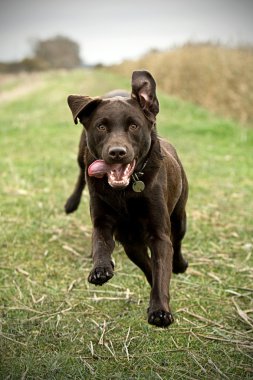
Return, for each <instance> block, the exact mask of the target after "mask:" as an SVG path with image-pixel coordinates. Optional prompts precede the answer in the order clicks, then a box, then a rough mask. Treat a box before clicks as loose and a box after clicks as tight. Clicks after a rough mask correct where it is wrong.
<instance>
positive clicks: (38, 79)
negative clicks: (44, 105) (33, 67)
mask: <svg viewBox="0 0 253 380" xmlns="http://www.w3.org/2000/svg"><path fill="white" fill-rule="evenodd" d="M44 83H45V81H44V80H43V77H42V76H41V75H40V74H38V73H35V74H34V73H33V74H26V73H22V74H17V75H14V74H13V75H11V74H6V75H0V102H11V101H12V100H15V99H18V98H20V97H22V96H25V95H27V94H30V93H31V92H33V91H35V90H37V89H38V88H40V87H42V85H43V84H44Z"/></svg>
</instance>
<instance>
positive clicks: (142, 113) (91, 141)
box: [68, 71, 159, 188]
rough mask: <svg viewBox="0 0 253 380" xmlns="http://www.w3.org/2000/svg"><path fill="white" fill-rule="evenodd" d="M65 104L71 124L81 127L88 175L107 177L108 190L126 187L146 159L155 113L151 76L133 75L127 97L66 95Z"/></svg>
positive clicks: (135, 73)
mask: <svg viewBox="0 0 253 380" xmlns="http://www.w3.org/2000/svg"><path fill="white" fill-rule="evenodd" d="M68 104H69V107H70V109H71V111H72V114H73V118H74V122H75V123H76V124H77V122H78V119H79V121H80V122H81V123H82V124H83V125H84V127H85V129H86V136H87V145H88V149H89V151H90V153H91V154H92V155H93V156H94V160H95V161H94V162H93V163H92V164H91V165H90V167H89V169H88V174H89V175H90V176H95V177H103V176H104V175H105V174H107V176H108V182H109V184H110V185H111V186H112V187H114V188H124V187H126V186H127V185H128V184H129V181H130V177H131V175H132V173H133V172H134V170H136V169H137V168H139V170H140V168H141V165H142V164H143V162H144V161H145V158H146V156H147V155H148V152H149V149H150V146H151V134H152V132H153V131H154V128H155V120H156V115H157V113H158V112H159V103H158V100H157V97H156V83H155V81H154V79H153V77H152V75H151V74H150V73H149V72H147V71H134V72H133V75H132V93H131V97H130V96H129V97H122V96H114V97H110V98H106V97H105V98H100V97H97V98H91V97H89V96H80V95H70V96H69V97H68Z"/></svg>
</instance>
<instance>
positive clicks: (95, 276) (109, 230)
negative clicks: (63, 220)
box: [88, 195, 115, 285]
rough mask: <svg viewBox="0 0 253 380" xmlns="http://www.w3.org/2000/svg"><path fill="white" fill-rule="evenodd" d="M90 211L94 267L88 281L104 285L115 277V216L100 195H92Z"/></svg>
mask: <svg viewBox="0 0 253 380" xmlns="http://www.w3.org/2000/svg"><path fill="white" fill-rule="evenodd" d="M90 211H91V218H92V223H93V233H92V258H93V269H92V270H91V272H90V274H89V277H88V281H89V282H90V283H92V284H95V285H103V284H104V283H105V282H107V281H108V280H110V279H111V278H112V277H113V270H114V264H113V262H112V252H113V249H114V246H115V242H114V240H113V228H114V218H113V217H112V216H111V215H110V210H109V209H108V206H107V205H105V204H104V203H103V201H101V199H100V198H99V197H95V196H92V195H91V198H90Z"/></svg>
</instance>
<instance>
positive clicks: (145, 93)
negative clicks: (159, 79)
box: [132, 70, 159, 122]
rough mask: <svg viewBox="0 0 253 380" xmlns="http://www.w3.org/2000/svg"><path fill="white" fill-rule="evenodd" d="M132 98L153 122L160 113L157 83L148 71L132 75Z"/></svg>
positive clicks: (135, 72)
mask: <svg viewBox="0 0 253 380" xmlns="http://www.w3.org/2000/svg"><path fill="white" fill-rule="evenodd" d="M132 98H134V99H136V100H137V101H138V103H139V104H140V106H141V108H142V110H143V112H144V114H145V115H146V117H147V118H148V119H150V120H151V121H152V122H155V117H156V115H157V114H158V112H159V102H158V99H157V97H156V83H155V80H154V78H153V77H152V75H151V74H150V73H149V72H148V71H145V70H144V71H139V70H138V71H134V72H133V75H132Z"/></svg>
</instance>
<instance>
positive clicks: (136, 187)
mask: <svg viewBox="0 0 253 380" xmlns="http://www.w3.org/2000/svg"><path fill="white" fill-rule="evenodd" d="M132 188H133V191H135V192H136V193H141V192H142V191H143V190H144V189H145V184H144V182H142V181H135V182H134V183H133V186H132Z"/></svg>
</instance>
